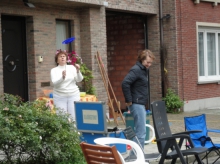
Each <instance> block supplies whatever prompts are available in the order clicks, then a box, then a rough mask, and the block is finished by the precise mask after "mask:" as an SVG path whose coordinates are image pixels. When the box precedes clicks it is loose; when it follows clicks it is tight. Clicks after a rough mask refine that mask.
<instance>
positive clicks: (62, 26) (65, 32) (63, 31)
mask: <svg viewBox="0 0 220 164" xmlns="http://www.w3.org/2000/svg"><path fill="white" fill-rule="evenodd" d="M70 37H71V36H70V22H69V21H65V20H56V47H57V50H59V49H61V50H67V51H71V49H70V48H71V46H70V44H62V42H63V41H64V40H65V39H67V38H70Z"/></svg>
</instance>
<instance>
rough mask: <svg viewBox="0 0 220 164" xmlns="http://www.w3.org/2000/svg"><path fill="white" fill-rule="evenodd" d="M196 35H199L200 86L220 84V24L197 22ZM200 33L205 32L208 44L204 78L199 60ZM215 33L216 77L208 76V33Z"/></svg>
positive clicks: (205, 45) (204, 38)
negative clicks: (219, 38)
mask: <svg viewBox="0 0 220 164" xmlns="http://www.w3.org/2000/svg"><path fill="white" fill-rule="evenodd" d="M196 27H197V30H196V35H197V64H198V65H197V66H198V68H197V71H198V72H197V75H198V84H204V83H215V82H218V83H220V70H219V67H220V61H219V57H220V56H219V54H220V53H219V51H220V49H219V48H218V45H219V43H218V42H220V40H219V41H218V35H220V24H219V23H205V22H197V23H196ZM199 32H203V34H204V35H203V40H204V42H205V43H206V44H204V67H205V70H204V73H205V75H204V76H200V69H199V67H200V60H199ZM210 32H211V33H215V51H216V56H215V57H216V68H215V69H216V75H213V76H211V75H208V64H207V63H208V62H207V61H208V60H207V57H208V55H207V33H210Z"/></svg>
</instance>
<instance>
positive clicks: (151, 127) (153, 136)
mask: <svg viewBox="0 0 220 164" xmlns="http://www.w3.org/2000/svg"><path fill="white" fill-rule="evenodd" d="M145 126H147V127H149V128H150V129H151V130H152V137H151V139H149V140H148V141H144V143H150V142H151V141H153V140H154V138H155V132H154V128H153V126H151V125H149V124H145Z"/></svg>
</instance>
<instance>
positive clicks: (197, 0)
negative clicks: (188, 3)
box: [193, 0, 220, 6]
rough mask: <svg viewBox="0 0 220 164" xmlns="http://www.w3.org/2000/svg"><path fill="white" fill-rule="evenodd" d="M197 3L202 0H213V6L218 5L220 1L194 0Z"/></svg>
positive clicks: (205, 0)
mask: <svg viewBox="0 0 220 164" xmlns="http://www.w3.org/2000/svg"><path fill="white" fill-rule="evenodd" d="M193 1H194V3H195V4H198V3H200V1H204V2H213V6H218V3H220V2H219V1H218V0H193Z"/></svg>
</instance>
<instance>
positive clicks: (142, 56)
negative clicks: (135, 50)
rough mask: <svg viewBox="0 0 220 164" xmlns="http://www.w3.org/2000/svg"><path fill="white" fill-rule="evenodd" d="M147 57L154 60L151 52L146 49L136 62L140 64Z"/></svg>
mask: <svg viewBox="0 0 220 164" xmlns="http://www.w3.org/2000/svg"><path fill="white" fill-rule="evenodd" d="M147 56H149V57H150V58H151V59H153V60H154V59H155V56H154V54H153V52H151V51H150V50H148V49H145V50H143V51H141V52H140V53H139V55H138V58H137V61H139V62H142V61H143V60H145V59H146V58H147Z"/></svg>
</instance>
